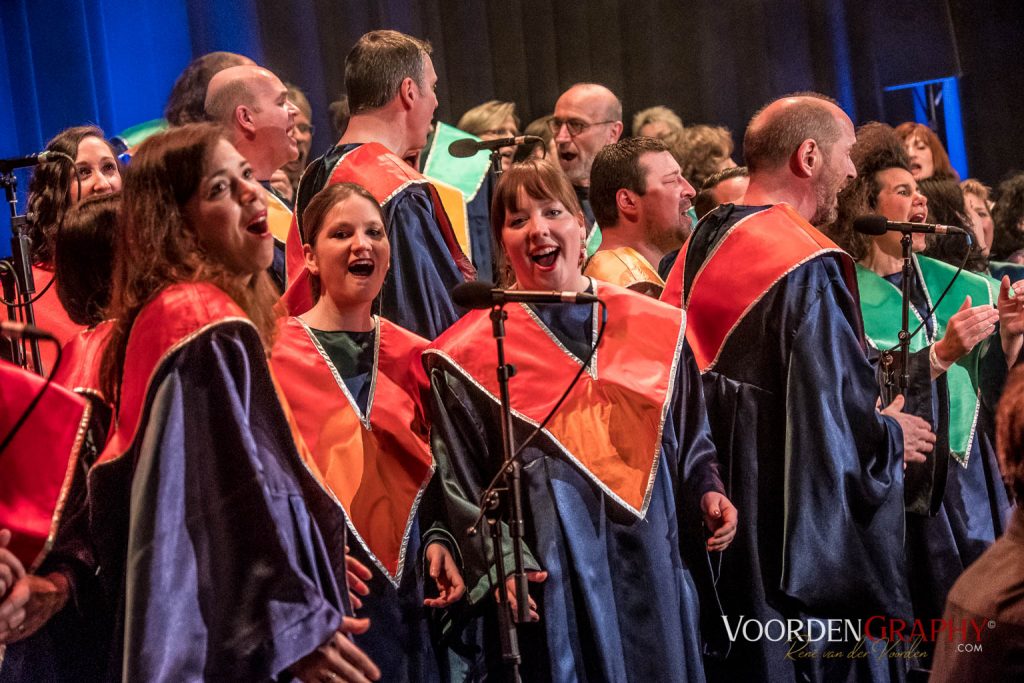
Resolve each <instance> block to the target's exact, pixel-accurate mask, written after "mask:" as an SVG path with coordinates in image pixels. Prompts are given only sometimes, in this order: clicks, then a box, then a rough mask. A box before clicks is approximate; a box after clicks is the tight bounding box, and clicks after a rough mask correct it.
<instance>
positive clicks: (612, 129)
mask: <svg viewBox="0 0 1024 683" xmlns="http://www.w3.org/2000/svg"><path fill="white" fill-rule="evenodd" d="M608 137H609V144H610V143H613V142H618V141H619V138H620V137H622V121H616V122H615V123H613V124H612V125H610V126H608Z"/></svg>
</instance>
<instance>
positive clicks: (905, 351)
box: [882, 232, 914, 405]
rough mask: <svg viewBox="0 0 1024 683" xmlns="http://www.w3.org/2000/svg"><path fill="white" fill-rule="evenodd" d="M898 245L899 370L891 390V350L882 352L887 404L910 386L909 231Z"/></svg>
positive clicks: (904, 393)
mask: <svg viewBox="0 0 1024 683" xmlns="http://www.w3.org/2000/svg"><path fill="white" fill-rule="evenodd" d="M900 246H901V247H902V248H903V270H902V276H901V281H900V293H901V295H902V301H901V302H900V303H901V306H900V309H901V310H900V315H901V327H900V333H899V336H898V337H897V338H898V339H899V343H898V344H897V346H898V347H899V350H900V372H899V377H898V378H897V379H896V382H895V391H894V390H893V367H892V365H893V361H894V360H895V359H894V358H893V355H892V350H891V349H890V350H888V351H883V352H882V367H883V368H885V389H886V394H887V395H886V396H883V402H884V403H885V404H886V405H888V404H889V403H892V401H893V399H894V398H896V396H897V395H899V394H903V395H904V396H906V391H907V387H909V386H910V278H912V277H914V264H913V260H912V259H913V254H914V250H913V237H912V236H911V234H910V233H909V232H904V233H903V236H902V237H901V238H900Z"/></svg>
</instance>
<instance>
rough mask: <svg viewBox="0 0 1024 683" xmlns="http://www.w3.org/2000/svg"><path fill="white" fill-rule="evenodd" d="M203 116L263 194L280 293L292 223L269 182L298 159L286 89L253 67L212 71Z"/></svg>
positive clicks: (292, 112)
mask: <svg viewBox="0 0 1024 683" xmlns="http://www.w3.org/2000/svg"><path fill="white" fill-rule="evenodd" d="M205 106H206V116H207V118H209V119H210V120H211V121H213V122H215V123H219V124H220V125H221V126H223V127H224V130H225V131H226V132H227V135H228V139H229V140H230V141H231V144H233V145H234V146H235V149H237V150H238V152H239V154H241V155H242V156H244V157H245V158H246V159H247V160H248V161H249V164H250V165H251V166H252V171H253V174H254V175H255V176H256V180H258V181H259V182H260V184H261V185H263V187H264V188H265V189H266V191H267V221H268V223H269V225H270V232H271V233H273V235H274V242H275V244H274V247H275V249H274V263H273V265H272V266H271V267H270V270H269V272H270V275H271V277H272V278H273V280H274V283H275V284H276V285H277V287H278V289H280V290H281V291H282V292H283V291H284V288H285V286H286V284H287V282H288V278H287V275H286V272H285V271H286V266H285V244H286V242H287V240H288V231H289V229H290V227H291V223H292V205H291V202H289V201H288V200H287V199H285V198H284V197H282V196H281V195H280V194H279V193H278V192H277V190H275V189H274V187H273V186H272V185H271V183H270V178H271V176H272V175H274V171H276V170H278V169H279V168H282V167H283V166H284V165H285V164H287V163H288V162H289V161H294V160H295V159H297V158H298V156H299V147H298V144H297V143H296V141H295V135H294V128H295V116H296V114H297V113H298V111H299V110H298V109H297V108H296V107H295V105H294V104H292V102H291V100H289V99H288V88H287V87H286V86H285V85H284V83H282V82H281V79H280V78H278V77H277V76H275V75H274V74H273V73H272V72H271V71H268V70H267V69H264V68H263V67H260V66H256V65H254V64H246V65H241V66H232V67H229V68H227V69H224V70H222V71H218V72H217V73H216V74H214V76H213V78H211V79H210V85H209V87H208V88H207V90H206V105H205Z"/></svg>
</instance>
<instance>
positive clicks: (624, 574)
mask: <svg viewBox="0 0 1024 683" xmlns="http://www.w3.org/2000/svg"><path fill="white" fill-rule="evenodd" d="M552 308H554V307H538V311H539V315H540V316H541V317H542V318H543V319H544V320H545V322H546V323H547V324H548V326H549V328H551V329H552V331H553V332H554V333H555V334H556V335H557V336H558V337H560V338H561V339H562V340H563V343H565V344H566V346H567V348H570V349H573V350H574V351H575V350H576V349H577V348H581V347H586V345H587V344H589V343H590V338H591V337H590V332H589V330H588V324H587V323H588V322H589V318H590V316H591V309H590V307H573V308H574V309H575V319H574V318H573V315H572V314H568V315H564V316H563V317H561V318H560V319H556V315H557V313H558V312H561V313H565V312H566V311H569V310H573V309H570V308H565V309H562V311H557V312H556V313H555V314H553V313H552ZM614 325H615V321H610V322H609V326H610V329H609V331H608V334H614ZM479 343H481V344H489V343H493V342H492V340H491V339H489V338H488V339H481V340H479ZM637 343H642V342H641V341H640V340H637ZM553 348H554V347H553ZM543 351H544V350H543V349H538V350H537V353H542V352H543ZM556 352H558V351H556ZM509 362H512V363H515V358H513V357H509ZM678 373H679V374H678V377H677V380H676V385H675V392H674V394H673V395H672V397H671V406H670V409H669V412H668V417H667V419H666V422H665V428H664V433H663V437H662V450H661V459H660V463H659V466H658V470H657V474H656V479H655V484H654V490H653V495H652V499H651V502H650V506H649V508H648V510H647V514H646V517H645V518H644V519H643V520H637V519H636V518H634V517H633V516H632V515H631V514H629V513H627V512H625V511H623V510H622V509H621V508H619V507H617V504H616V503H614V502H613V501H611V500H610V499H609V498H607V497H606V496H605V495H604V494H603V493H602V492H601V491H600V489H598V488H597V487H596V486H594V484H592V483H591V481H590V480H589V479H587V478H586V477H585V476H584V475H583V474H581V473H580V471H579V470H578V469H577V466H576V465H574V464H572V463H570V462H568V461H567V460H565V458H564V457H563V456H562V455H560V454H559V453H560V452H559V451H558V450H557V449H556V447H554V446H553V445H552V444H551V442H550V441H548V440H546V438H545V437H543V436H539V437H538V438H537V439H535V440H534V441H533V442H532V444H531V445H530V446H528V447H527V448H526V450H525V451H524V453H523V457H522V461H523V470H522V486H523V504H524V519H525V520H526V532H525V542H526V546H527V549H528V557H527V565H528V566H529V567H532V568H535V569H538V568H539V569H543V570H545V571H547V572H548V574H549V575H548V578H547V580H546V581H545V582H544V583H542V584H531V589H530V593H531V596H532V597H534V599H535V600H536V601H537V605H538V610H539V613H540V622H538V623H533V624H526V625H520V626H519V627H518V633H519V649H520V651H521V653H522V657H523V666H522V677H523V680H524V681H644V682H647V681H659V682H661V681H703V680H704V671H703V664H702V644H701V638H700V635H701V634H700V632H699V631H700V621H701V607H702V605H701V603H700V599H702V598H703V599H705V600H706V603H705V604H704V605H703V607H705V608H706V610H707V611H708V612H709V613H711V616H712V617H714V613H715V610H716V608H717V601H716V600H715V596H714V590H713V588H712V584H711V572H710V562H709V559H708V555H707V553H706V552H705V551H704V549H703V542H704V538H705V536H704V534H703V532H702V530H701V526H700V524H701V522H700V519H701V517H700V512H699V500H700V497H701V496H702V495H703V494H704V493H705V492H707V491H710V490H721V482H720V481H719V479H718V475H717V470H716V464H715V451H714V447H713V446H712V444H711V441H710V438H709V433H708V427H707V418H706V414H705V411H704V402H703V398H702V396H701V388H700V378H699V376H698V374H697V371H696V367H695V365H694V362H693V358H692V355H691V354H690V351H689V348H688V347H687V346H685V345H684V349H683V360H682V361H681V362H680V363H679V369H678ZM430 375H431V385H432V389H433V410H434V421H433V431H432V443H433V452H434V457H435V460H436V462H437V468H438V469H437V476H438V477H440V479H441V484H442V486H443V487H444V490H445V496H446V497H445V503H446V506H447V512H448V516H449V520H450V523H451V526H450V528H452V529H453V530H455V531H456V533H457V536H458V533H459V532H460V531H463V530H465V529H466V527H467V526H468V525H469V524H471V523H472V522H473V520H474V519H475V517H476V512H477V504H476V499H477V496H478V495H479V493H480V492H481V491H482V490H483V488H484V487H485V486H486V485H487V482H488V481H489V480H490V478H491V477H492V476H493V475H494V473H495V471H496V468H497V467H498V465H499V464H500V462H501V453H502V447H501V435H500V431H499V428H498V425H499V424H500V421H499V410H498V407H497V404H496V403H495V402H494V401H493V400H492V399H491V398H489V397H486V396H484V395H483V394H482V393H481V392H480V390H479V389H477V388H476V387H475V385H473V384H471V383H470V382H467V381H466V380H465V378H464V377H463V376H462V375H460V374H457V373H455V372H453V371H452V370H450V369H449V368H447V367H446V366H444V365H443V364H441V363H440V362H434V363H433V364H432V367H431V372H430ZM516 380H517V378H513V380H512V388H511V391H513V392H515V391H529V387H528V386H527V387H524V386H523V385H522V384H519V385H518V388H517V385H516ZM515 431H516V439H517V443H522V441H523V440H524V439H525V438H526V436H527V434H528V433H529V431H530V429H529V428H527V426H526V425H524V424H523V423H518V422H517V423H516V427H515ZM458 538H459V543H460V551H461V553H462V555H463V557H464V558H465V563H466V570H465V576H466V581H467V588H468V590H469V591H470V598H471V600H472V601H474V603H476V608H477V613H478V614H480V613H482V614H483V615H484V616H483V618H482V620H479V621H477V622H476V623H475V624H473V626H475V627H477V628H478V629H480V630H482V635H483V641H484V652H483V653H482V655H481V658H482V660H483V661H478V662H477V667H478V668H477V669H476V670H475V671H471V672H470V674H469V678H471V679H472V680H478V679H479V678H481V677H483V676H484V675H485V674H488V675H491V676H498V675H500V673H501V668H500V667H501V658H500V645H499V642H498V640H497V634H498V631H497V630H496V628H497V626H496V616H495V615H496V610H495V609H494V598H493V597H492V594H493V587H492V584H493V580H489V578H488V572H490V575H491V576H493V573H494V569H493V566H492V564H493V563H492V561H491V559H492V557H493V556H492V553H491V546H490V543H491V541H490V538H489V537H488V536H487V535H486V533H484V534H480V535H478V536H476V537H475V538H469V537H467V536H466V535H465V534H463V535H461V536H458ZM505 540H506V542H507V541H508V535H507V533H506V535H505ZM509 547H510V546H509ZM684 550H685V551H686V552H685V553H684V552H683V551H684ZM727 552H728V551H727ZM505 562H506V566H508V567H509V569H510V570H511V566H512V565H511V562H512V560H511V556H510V555H508V554H507V553H506V558H505ZM695 582H696V583H695ZM697 584H699V585H700V586H701V588H702V589H706V590H702V591H701V593H700V594H698V590H697V588H696V585H697ZM712 625H715V624H712ZM717 625H718V626H720V620H719V621H718V624H717Z"/></svg>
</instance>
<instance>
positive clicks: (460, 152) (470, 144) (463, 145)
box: [448, 138, 480, 159]
mask: <svg viewBox="0 0 1024 683" xmlns="http://www.w3.org/2000/svg"><path fill="white" fill-rule="evenodd" d="M479 151H480V147H479V145H477V143H476V140H474V139H473V138H462V139H461V140H456V141H455V142H453V143H452V144H450V145H448V154H450V155H452V156H453V157H455V158H457V159H465V158H466V157H471V156H473V155H474V154H476V153H477V152H479Z"/></svg>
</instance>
